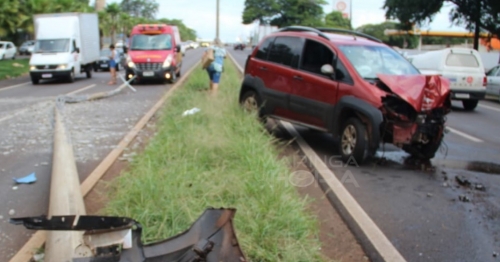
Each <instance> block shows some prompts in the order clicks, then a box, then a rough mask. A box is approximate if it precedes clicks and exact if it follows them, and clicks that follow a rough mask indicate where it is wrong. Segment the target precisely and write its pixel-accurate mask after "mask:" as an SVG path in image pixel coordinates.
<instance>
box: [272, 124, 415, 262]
mask: <svg viewBox="0 0 500 262" xmlns="http://www.w3.org/2000/svg"><path fill="white" fill-rule="evenodd" d="M279 122H280V123H281V125H283V126H284V127H285V128H286V130H287V131H288V133H289V134H290V135H291V136H293V137H294V138H295V139H296V142H297V143H298V144H299V146H300V149H302V152H304V154H305V155H306V156H307V158H308V159H309V161H310V162H311V164H312V165H313V166H314V169H315V170H316V171H317V172H318V173H319V175H320V176H321V178H318V180H319V179H322V181H325V182H326V183H327V184H328V187H329V188H330V189H331V190H330V191H331V192H332V193H333V194H335V196H336V197H337V199H339V201H340V202H341V203H342V206H343V207H344V208H345V209H346V210H347V212H348V213H349V215H350V216H351V217H352V219H353V220H354V221H355V223H356V224H357V225H358V226H359V227H360V229H361V230H362V231H363V233H364V234H365V235H366V237H367V238H368V240H369V241H370V243H372V245H373V246H374V248H375V249H376V250H377V252H378V253H379V254H380V256H381V257H382V258H383V260H384V261H406V260H405V259H404V257H403V256H402V255H401V254H400V253H399V251H398V250H397V249H396V247H394V245H392V243H391V241H389V239H388V238H387V237H386V236H385V234H384V233H383V232H382V230H380V228H379V227H378V226H377V224H375V222H374V221H373V220H372V219H371V218H370V216H368V214H367V213H366V212H365V211H364V210H363V208H362V207H361V206H360V205H359V204H358V202H357V201H356V200H355V199H354V197H353V196H352V195H351V194H350V193H349V191H348V190H347V189H346V188H345V187H344V185H343V184H342V182H340V181H339V180H338V178H337V177H336V176H335V174H334V173H333V171H331V170H330V168H328V167H327V166H326V164H325V163H324V162H323V161H322V160H321V158H320V157H319V156H318V155H317V154H316V152H314V150H313V149H312V148H311V147H310V146H309V145H308V144H307V143H306V142H305V140H304V139H303V138H302V136H300V134H299V133H298V132H297V130H296V129H295V128H294V127H293V125H292V124H290V123H288V122H285V121H281V120H280V121H279Z"/></svg>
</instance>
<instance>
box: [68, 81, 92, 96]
mask: <svg viewBox="0 0 500 262" xmlns="http://www.w3.org/2000/svg"><path fill="white" fill-rule="evenodd" d="M94 86H95V84H93V85H89V86H86V87H82V88H80V89H78V90H75V91H73V92H69V93H67V94H66V95H74V94H77V93H80V92H83V91H85V90H87V89H91V88H92V87H94Z"/></svg>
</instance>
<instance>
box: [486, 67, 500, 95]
mask: <svg viewBox="0 0 500 262" xmlns="http://www.w3.org/2000/svg"><path fill="white" fill-rule="evenodd" d="M486 77H487V78H488V84H487V86H486V94H488V95H493V96H498V99H499V101H500V65H497V66H495V67H493V68H492V69H491V70H490V71H488V73H486Z"/></svg>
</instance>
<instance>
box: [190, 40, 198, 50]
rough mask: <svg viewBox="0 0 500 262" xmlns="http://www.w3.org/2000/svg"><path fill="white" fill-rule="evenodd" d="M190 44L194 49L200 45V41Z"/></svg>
mask: <svg viewBox="0 0 500 262" xmlns="http://www.w3.org/2000/svg"><path fill="white" fill-rule="evenodd" d="M190 45H191V48H193V49H196V48H198V47H200V43H198V42H194V41H193V42H191V44H190Z"/></svg>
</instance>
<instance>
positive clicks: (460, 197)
mask: <svg viewBox="0 0 500 262" xmlns="http://www.w3.org/2000/svg"><path fill="white" fill-rule="evenodd" d="M458 200H460V201H462V202H470V198H469V197H468V196H466V195H460V196H458Z"/></svg>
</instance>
